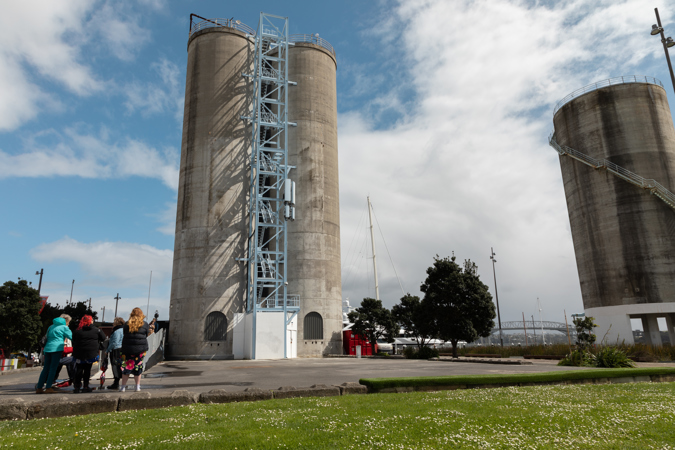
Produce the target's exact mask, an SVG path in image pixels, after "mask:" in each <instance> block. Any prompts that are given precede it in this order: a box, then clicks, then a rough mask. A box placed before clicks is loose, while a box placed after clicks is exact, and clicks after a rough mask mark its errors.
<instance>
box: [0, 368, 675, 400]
mask: <svg viewBox="0 0 675 450" xmlns="http://www.w3.org/2000/svg"><path fill="white" fill-rule="evenodd" d="M556 363H557V361H533V364H530V365H511V364H509V365H506V364H504V365H503V364H487V363H475V362H462V363H459V362H451V361H426V360H406V359H370V358H366V359H352V358H335V359H333V358H315V359H305V358H298V359H290V360H256V361H242V360H237V361H231V360H230V361H165V362H163V363H160V364H158V365H156V366H154V367H153V368H152V369H150V370H149V371H148V372H146V373H145V374H144V375H143V378H142V383H141V387H142V390H143V391H146V392H152V393H155V392H157V393H164V394H166V393H171V392H173V391H174V390H188V391H190V392H193V393H202V392H208V391H210V390H212V389H225V390H226V391H233V392H235V391H243V390H244V389H246V388H260V389H264V390H269V389H277V388H279V387H282V386H295V387H306V386H311V385H313V384H325V385H328V386H331V385H340V384H342V383H345V382H358V381H359V379H360V378H378V377H412V376H441V375H469V374H490V373H494V374H498V373H533V372H548V371H558V370H584V369H579V368H576V367H559V366H557V365H556ZM670 366H675V364H670ZM39 375H40V372H39V371H32V372H23V373H16V374H6V375H3V376H2V377H0V402H5V401H9V400H12V399H15V398H23V399H24V400H28V399H29V398H30V397H32V396H35V397H40V398H44V397H49V396H36V395H35V394H34V389H33V388H34V386H35V383H36V382H37V379H38V377H39ZM110 384H112V378H111V375H110V374H107V375H106V385H108V386H109V385H110ZM90 385H91V386H92V387H94V386H99V382H98V375H95V376H94V377H92V380H91V383H90ZM129 386H133V380H132V379H130V380H129ZM62 391H63V393H71V392H72V387H71V388H66V389H63V390H62ZM115 393H117V392H115ZM109 394H112V391H110V390H102V391H94V392H93V393H91V394H77V395H74V396H73V397H78V398H79V397H83V398H84V397H88V396H101V395H109Z"/></svg>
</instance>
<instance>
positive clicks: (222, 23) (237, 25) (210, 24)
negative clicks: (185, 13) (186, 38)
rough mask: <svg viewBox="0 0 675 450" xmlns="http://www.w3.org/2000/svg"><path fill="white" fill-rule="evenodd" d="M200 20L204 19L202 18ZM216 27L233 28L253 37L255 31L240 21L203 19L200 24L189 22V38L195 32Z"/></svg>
mask: <svg viewBox="0 0 675 450" xmlns="http://www.w3.org/2000/svg"><path fill="white" fill-rule="evenodd" d="M197 17H199V16H197ZM200 18H201V19H204V18H203V17H200ZM190 20H192V18H190ZM216 27H226V28H234V29H235V30H239V31H242V32H244V33H246V34H249V35H251V36H255V30H254V29H253V28H251V27H249V26H248V25H246V24H243V23H241V21H239V20H234V19H204V20H202V21H201V22H191V24H190V36H192V35H193V34H194V33H196V32H197V31H201V30H204V29H206V28H216Z"/></svg>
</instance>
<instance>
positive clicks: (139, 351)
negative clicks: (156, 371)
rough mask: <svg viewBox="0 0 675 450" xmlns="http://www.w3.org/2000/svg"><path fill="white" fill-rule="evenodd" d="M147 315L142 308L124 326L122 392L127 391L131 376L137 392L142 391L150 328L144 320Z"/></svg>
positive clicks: (132, 312) (134, 311) (133, 312)
mask: <svg viewBox="0 0 675 450" xmlns="http://www.w3.org/2000/svg"><path fill="white" fill-rule="evenodd" d="M143 319H145V315H144V314H143V310H142V309H141V308H134V309H133V310H132V311H131V315H130V316H129V320H128V321H127V323H126V324H124V337H123V338H122V358H121V359H122V364H121V365H122V386H120V392H124V391H126V388H127V380H128V379H129V375H131V374H133V375H134V382H136V390H137V391H140V390H141V374H142V373H143V358H144V357H145V353H146V352H147V351H148V348H149V347H148V334H149V332H150V327H149V326H148V323H147V322H146V321H145V320H143Z"/></svg>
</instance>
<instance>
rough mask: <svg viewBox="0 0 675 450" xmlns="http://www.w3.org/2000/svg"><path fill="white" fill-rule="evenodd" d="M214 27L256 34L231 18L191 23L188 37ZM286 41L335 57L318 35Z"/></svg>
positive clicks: (301, 36)
mask: <svg viewBox="0 0 675 450" xmlns="http://www.w3.org/2000/svg"><path fill="white" fill-rule="evenodd" d="M216 27H227V28H234V29H235V30H239V31H242V32H244V33H246V34H248V35H250V36H255V34H256V32H255V30H254V29H253V28H251V27H249V26H248V25H246V24H244V23H241V21H239V20H234V18H231V19H204V20H202V21H201V22H192V24H191V26H190V36H192V35H193V34H194V33H196V32H198V31H201V30H204V29H206V28H216ZM288 41H289V42H290V43H296V42H307V43H310V44H315V45H318V46H319V47H322V48H325V49H326V50H328V51H329V52H330V53H331V54H332V55H333V56H336V55H335V49H334V48H333V46H332V45H330V42H328V41H327V40H325V39H324V38H322V37H319V35H317V34H293V35H291V36H289V39H288Z"/></svg>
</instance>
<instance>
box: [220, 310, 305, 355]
mask: <svg viewBox="0 0 675 450" xmlns="http://www.w3.org/2000/svg"><path fill="white" fill-rule="evenodd" d="M287 317H288V318H290V317H291V314H290V313H287ZM255 319H256V320H255V326H254V320H253V313H248V314H243V313H238V314H235V315H234V318H233V320H232V323H233V336H232V337H233V339H232V350H233V354H234V359H284V358H285V357H288V358H296V357H297V355H298V317H297V315H296V316H295V317H293V320H292V321H291V322H290V323H289V324H288V326H287V327H286V352H287V355H286V356H284V329H285V328H284V322H285V320H284V313H283V312H280V311H272V312H267V311H259V312H257V313H256V317H255ZM254 333H255V339H254ZM254 342H255V344H254ZM254 345H255V358H254V357H253V353H254V352H253V346H254Z"/></svg>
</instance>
